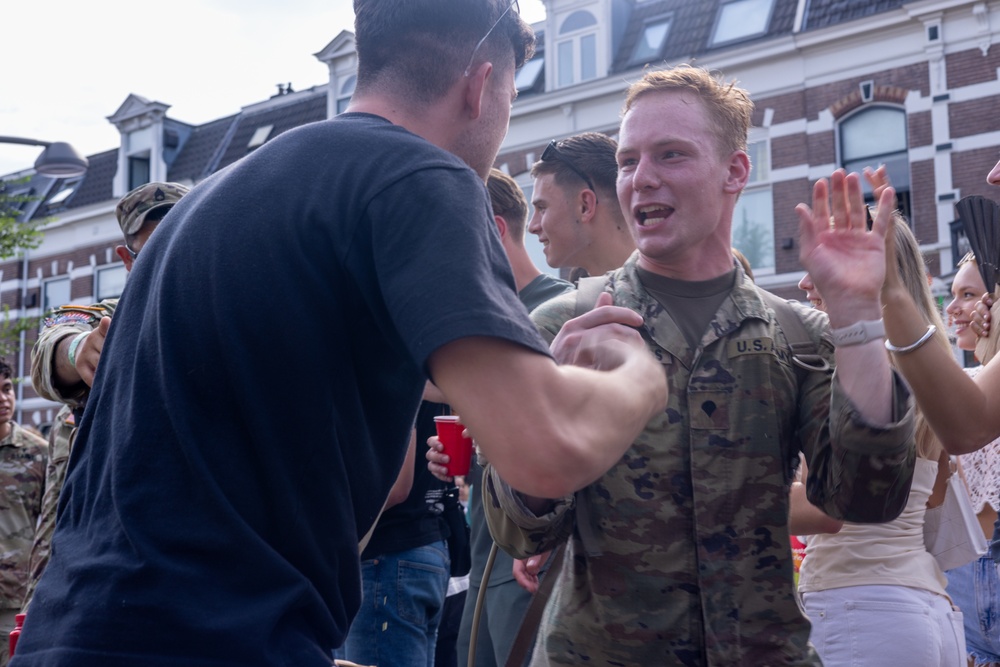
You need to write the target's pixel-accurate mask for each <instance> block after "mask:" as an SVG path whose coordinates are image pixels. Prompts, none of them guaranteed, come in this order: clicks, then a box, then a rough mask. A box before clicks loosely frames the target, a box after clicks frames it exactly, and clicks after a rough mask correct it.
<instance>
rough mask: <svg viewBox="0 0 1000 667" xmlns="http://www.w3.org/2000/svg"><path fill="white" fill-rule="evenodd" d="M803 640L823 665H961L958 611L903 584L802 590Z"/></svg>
mask: <svg viewBox="0 0 1000 667" xmlns="http://www.w3.org/2000/svg"><path fill="white" fill-rule="evenodd" d="M802 602H803V604H804V606H805V610H806V614H807V615H808V616H809V620H810V621H811V622H812V634H811V635H810V637H809V640H810V641H811V642H812V644H813V646H815V647H816V651H817V652H818V653H819V657H820V658H821V659H822V660H823V665H824V667H868V666H870V667H876V666H878V667H885V666H886V665H906V666H907V667H965V666H966V664H967V663H966V658H965V631H964V629H963V626H962V612H960V611H958V610H955V609H952V606H951V602H950V601H949V600H948V598H946V597H944V596H943V595H937V594H936V593H931V592H930V591H926V590H921V589H919V588H909V587H907V586H849V587H846V588H831V589H829V590H826V591H818V592H811V593H803V594H802Z"/></svg>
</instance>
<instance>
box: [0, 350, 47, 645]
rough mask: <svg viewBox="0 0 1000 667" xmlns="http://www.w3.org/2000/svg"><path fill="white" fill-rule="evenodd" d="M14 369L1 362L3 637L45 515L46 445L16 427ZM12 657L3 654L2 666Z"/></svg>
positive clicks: (11, 624)
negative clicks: (40, 520) (40, 519)
mask: <svg viewBox="0 0 1000 667" xmlns="http://www.w3.org/2000/svg"><path fill="white" fill-rule="evenodd" d="M11 375H12V372H11V368H10V366H9V365H8V364H7V362H6V361H4V360H2V359H0V553H2V554H3V559H2V560H0V595H2V611H0V637H6V636H7V634H8V633H9V632H10V631H11V630H13V629H14V616H15V615H16V614H18V613H20V611H21V600H22V599H23V598H24V590H25V586H26V585H27V583H28V553H29V552H30V550H31V542H32V539H33V538H34V536H35V526H36V525H37V524H38V517H39V515H40V514H41V511H42V493H43V490H44V488H45V462H46V460H47V459H48V455H47V449H48V447H47V446H46V444H45V440H43V439H42V438H40V437H38V436H37V435H35V434H33V433H30V432H28V431H26V430H24V429H22V428H21V427H20V425H18V424H16V423H15V422H13V421H11V418H12V417H13V416H14V409H15V407H16V405H15V403H16V399H15V396H14V383H13V381H12V380H11ZM6 664H7V651H6V650H0V665H6Z"/></svg>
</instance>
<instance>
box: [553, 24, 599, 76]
mask: <svg viewBox="0 0 1000 667" xmlns="http://www.w3.org/2000/svg"><path fill="white" fill-rule="evenodd" d="M556 73H557V74H556V86H557V87H559V88H562V87H563V86H569V85H572V84H574V83H579V82H581V81H589V80H590V79H596V78H597V19H596V18H595V17H594V15H593V14H591V13H590V12H588V11H584V10H582V9H581V10H578V11H575V12H573V13H572V14H570V15H569V16H567V17H566V18H565V19H563V22H562V24H561V25H560V26H559V36H558V38H557V42H556Z"/></svg>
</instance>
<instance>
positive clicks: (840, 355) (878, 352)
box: [834, 338, 893, 426]
mask: <svg viewBox="0 0 1000 667" xmlns="http://www.w3.org/2000/svg"><path fill="white" fill-rule="evenodd" d="M834 357H835V359H836V363H837V377H838V379H839V380H840V386H841V387H842V389H843V391H844V394H845V395H846V396H847V398H848V400H850V402H851V404H852V405H853V406H854V407H855V409H856V410H857V411H858V414H860V415H861V417H862V419H864V420H865V422H867V423H868V424H871V425H872V426H885V425H887V424H889V423H891V422H892V421H893V414H892V402H893V400H892V397H893V395H892V391H893V390H892V368H891V367H890V366H889V355H888V353H887V352H886V350H885V345H884V344H883V342H882V339H881V338H880V339H878V340H873V341H869V342H867V343H864V344H862V345H851V346H849V347H838V348H837V350H836V352H835V353H834Z"/></svg>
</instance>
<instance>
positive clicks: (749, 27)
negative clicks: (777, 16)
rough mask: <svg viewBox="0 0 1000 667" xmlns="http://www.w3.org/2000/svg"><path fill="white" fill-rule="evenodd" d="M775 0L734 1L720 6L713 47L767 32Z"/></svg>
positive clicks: (714, 30)
mask: <svg viewBox="0 0 1000 667" xmlns="http://www.w3.org/2000/svg"><path fill="white" fill-rule="evenodd" d="M773 8H774V0H732V2H726V3H723V4H721V5H719V14H718V16H717V17H716V19H715V28H714V29H713V30H712V41H711V44H710V45H711V46H719V45H722V44H729V43H730V42H739V41H742V40H745V39H750V38H751V37H758V36H760V35H763V34H764V33H766V32H767V26H768V25H769V24H770V23H771V10H772V9H773Z"/></svg>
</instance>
